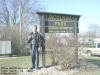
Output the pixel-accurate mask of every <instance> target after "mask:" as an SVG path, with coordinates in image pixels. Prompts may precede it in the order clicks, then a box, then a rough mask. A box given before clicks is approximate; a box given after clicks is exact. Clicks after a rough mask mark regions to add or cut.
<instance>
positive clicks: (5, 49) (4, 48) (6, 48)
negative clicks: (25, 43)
mask: <svg viewBox="0 0 100 75" xmlns="http://www.w3.org/2000/svg"><path fill="white" fill-rule="evenodd" d="M0 54H11V41H0Z"/></svg>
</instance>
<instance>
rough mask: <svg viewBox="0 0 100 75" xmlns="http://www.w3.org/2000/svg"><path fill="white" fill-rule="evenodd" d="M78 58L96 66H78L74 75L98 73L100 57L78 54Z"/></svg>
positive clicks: (99, 73)
mask: <svg viewBox="0 0 100 75" xmlns="http://www.w3.org/2000/svg"><path fill="white" fill-rule="evenodd" d="M79 60H84V61H85V62H87V63H92V64H94V65H97V66H98V68H92V66H91V68H78V69H77V70H78V71H79V72H78V73H76V74H75V75H100V57H97V56H91V57H86V56H79Z"/></svg>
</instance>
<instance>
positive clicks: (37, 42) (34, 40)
mask: <svg viewBox="0 0 100 75" xmlns="http://www.w3.org/2000/svg"><path fill="white" fill-rule="evenodd" d="M29 36H30V38H29V39H28V43H30V44H31V45H34V46H37V47H40V46H41V34H40V33H38V32H36V33H33V32H31V33H30V34H29Z"/></svg>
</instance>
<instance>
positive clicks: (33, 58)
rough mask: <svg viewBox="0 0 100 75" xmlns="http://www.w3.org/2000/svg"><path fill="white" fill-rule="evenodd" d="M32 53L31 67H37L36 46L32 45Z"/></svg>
mask: <svg viewBox="0 0 100 75" xmlns="http://www.w3.org/2000/svg"><path fill="white" fill-rule="evenodd" d="M30 55H31V69H33V68H35V51H34V47H32V49H31V51H30Z"/></svg>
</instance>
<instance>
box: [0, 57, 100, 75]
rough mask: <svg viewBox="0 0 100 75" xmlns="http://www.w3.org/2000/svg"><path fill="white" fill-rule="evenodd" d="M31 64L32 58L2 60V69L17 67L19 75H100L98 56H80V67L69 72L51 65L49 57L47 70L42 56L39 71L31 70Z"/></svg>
mask: <svg viewBox="0 0 100 75" xmlns="http://www.w3.org/2000/svg"><path fill="white" fill-rule="evenodd" d="M30 63H31V62H30V56H19V57H13V58H0V66H1V69H5V68H7V67H9V68H14V67H17V68H18V70H20V72H19V75H33V74H34V75H100V57H97V56H92V57H86V56H79V64H78V66H75V67H72V68H71V69H68V70H61V69H60V68H61V66H60V65H56V66H53V65H51V60H50V58H49V56H47V57H46V68H42V64H41V63H42V62H41V56H40V67H41V68H40V69H39V70H35V69H34V70H29V67H30ZM5 75H6V74H5Z"/></svg>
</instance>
